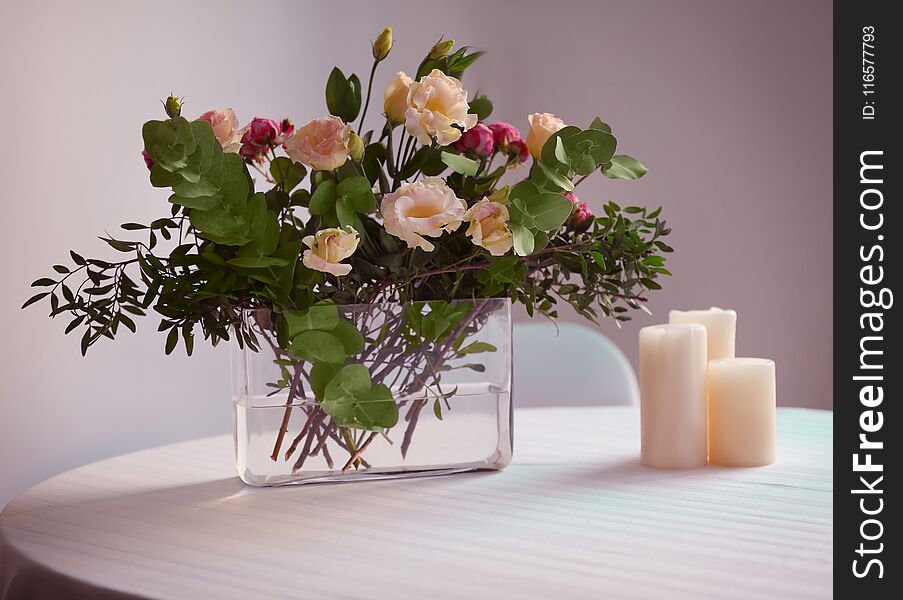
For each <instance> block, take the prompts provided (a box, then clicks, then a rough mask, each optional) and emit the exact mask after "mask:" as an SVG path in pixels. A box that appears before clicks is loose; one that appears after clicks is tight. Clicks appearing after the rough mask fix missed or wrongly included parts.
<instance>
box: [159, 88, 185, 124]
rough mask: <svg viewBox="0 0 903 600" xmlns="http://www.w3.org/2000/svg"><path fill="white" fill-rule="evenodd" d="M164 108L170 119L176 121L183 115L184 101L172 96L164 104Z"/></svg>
mask: <svg viewBox="0 0 903 600" xmlns="http://www.w3.org/2000/svg"><path fill="white" fill-rule="evenodd" d="M163 108H164V109H166V115H167V116H168V117H169V118H170V119H175V118H176V117H178V116H179V115H181V114H182V99H181V98H179V97H178V96H173V95H172V94H170V95H169V98H167V99H166V100H165V101H164V102H163Z"/></svg>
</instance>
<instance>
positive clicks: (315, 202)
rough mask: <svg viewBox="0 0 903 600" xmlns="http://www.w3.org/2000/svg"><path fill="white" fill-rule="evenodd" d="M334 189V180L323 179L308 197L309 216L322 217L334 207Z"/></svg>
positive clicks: (335, 193)
mask: <svg viewBox="0 0 903 600" xmlns="http://www.w3.org/2000/svg"><path fill="white" fill-rule="evenodd" d="M336 187H337V184H336V182H335V179H325V180H323V181H322V182H321V183H320V185H318V186H317V189H315V190H314V193H313V195H312V196H311V197H310V207H309V209H310V214H312V215H324V214H326V213H327V212H329V211H330V210H332V209H333V208H334V207H335V202H336V198H338V194H337V192H336Z"/></svg>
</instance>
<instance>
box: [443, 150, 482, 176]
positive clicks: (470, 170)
mask: <svg viewBox="0 0 903 600" xmlns="http://www.w3.org/2000/svg"><path fill="white" fill-rule="evenodd" d="M441 156H442V162H444V163H445V164H446V165H448V166H449V167H450V168H451V170H452V171H454V172H455V173H461V174H462V175H467V176H469V177H473V176H474V175H476V174H477V172H478V171H479V170H480V163H479V162H477V161H475V160H473V159H471V158H467V157H466V156H461V155H460V154H454V153H452V152H442V155H441Z"/></svg>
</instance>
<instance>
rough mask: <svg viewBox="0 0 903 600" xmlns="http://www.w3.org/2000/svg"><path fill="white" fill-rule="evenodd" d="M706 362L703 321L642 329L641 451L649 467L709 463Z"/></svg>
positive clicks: (675, 466) (644, 461) (688, 466)
mask: <svg viewBox="0 0 903 600" xmlns="http://www.w3.org/2000/svg"><path fill="white" fill-rule="evenodd" d="M706 365H707V362H706V330H705V327H703V326H702V325H690V324H686V325H684V324H681V325H653V326H652V327H644V328H643V329H641V330H640V429H641V435H640V440H641V441H640V456H641V462H642V463H643V464H644V465H646V466H647V467H657V468H662V469H682V468H684V469H685V468H692V467H701V466H704V465H705V463H706V388H705V386H706Z"/></svg>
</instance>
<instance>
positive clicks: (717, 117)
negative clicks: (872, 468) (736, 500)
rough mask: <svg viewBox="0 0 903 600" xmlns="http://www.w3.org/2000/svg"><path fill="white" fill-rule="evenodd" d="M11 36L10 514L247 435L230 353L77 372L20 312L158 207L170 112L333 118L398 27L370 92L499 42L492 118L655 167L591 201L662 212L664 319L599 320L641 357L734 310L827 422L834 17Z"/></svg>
mask: <svg viewBox="0 0 903 600" xmlns="http://www.w3.org/2000/svg"><path fill="white" fill-rule="evenodd" d="M0 22H2V23H3V24H4V35H3V36H2V37H0V81H2V86H3V93H2V94H0V114H2V115H3V117H4V133H5V136H4V138H5V141H4V142H3V143H2V144H0V181H2V182H3V184H2V185H3V192H2V196H3V209H2V210H3V212H2V215H3V216H2V219H0V230H2V231H0V256H2V261H3V263H2V264H3V267H2V269H3V271H2V273H3V277H2V280H0V281H2V283H0V285H2V294H0V326H2V329H0V330H2V332H3V334H4V336H3V344H2V346H0V369H2V378H0V506H2V505H3V504H4V503H5V501H6V500H7V499H8V498H10V497H12V495H13V494H15V493H17V492H18V491H20V490H21V489H23V488H24V487H26V486H28V485H31V484H33V483H36V482H38V481H40V480H41V479H44V478H46V477H48V476H50V475H52V474H54V473H56V472H59V471H62V470H64V469H67V468H71V467H73V466H75V465H78V464H83V463H85V462H88V461H91V460H96V459H99V458H102V457H105V456H110V455H113V454H117V453H121V452H125V451H128V450H133V449H137V448H141V447H146V446H149V445H153V444H159V443H165V442H169V441H175V440H179V439H186V438H190V437H196V436H200V435H210V434H215V433H221V432H225V431H228V430H229V429H230V427H231V412H230V406H229V391H228V360H227V353H226V352H225V351H223V350H222V349H220V350H216V351H214V350H211V349H208V348H205V347H201V348H199V349H198V351H197V352H196V356H195V357H193V358H192V359H190V360H189V359H186V358H185V357H184V356H176V357H171V358H166V357H164V356H163V351H162V348H163V338H162V337H161V336H160V335H158V334H157V333H156V332H155V329H156V322H151V321H150V320H148V321H145V322H142V323H141V324H140V328H139V332H138V334H137V335H134V336H128V335H126V336H123V337H122V339H121V340H119V341H117V343H116V344H115V345H111V344H106V345H100V346H98V347H96V348H95V349H94V350H93V351H92V352H91V353H89V355H88V357H87V358H85V359H82V358H81V357H80V356H79V353H78V338H75V337H72V336H70V337H65V338H64V337H63V335H62V330H63V328H64V327H65V323H64V322H59V321H57V322H51V321H49V320H48V319H46V318H45V317H44V314H42V311H40V310H29V311H26V312H22V311H19V310H18V307H19V305H20V304H21V303H22V301H23V300H24V299H25V298H26V297H27V296H28V295H29V290H28V287H27V286H28V284H29V282H30V281H31V280H33V279H34V278H36V277H37V276H39V275H43V274H45V273H47V272H48V271H49V267H50V265H51V264H53V263H54V262H58V261H59V260H61V259H64V258H65V257H66V254H67V250H68V249H69V248H77V249H80V250H81V251H84V253H87V254H97V253H103V252H105V250H104V247H103V244H102V243H101V242H99V241H97V240H96V238H94V236H95V235H97V234H98V233H100V232H103V231H104V230H109V231H113V230H115V228H116V227H117V226H118V224H119V223H122V222H125V221H136V220H139V221H140V220H142V219H150V218H153V217H154V216H156V215H158V214H159V212H160V210H161V209H162V207H163V203H165V194H161V193H160V192H159V191H156V190H153V189H152V188H150V186H148V185H147V181H146V171H145V169H144V165H143V164H142V162H141V159H140V157H139V155H138V152H139V151H140V149H141V142H140V125H141V123H143V122H144V121H145V120H147V119H148V118H151V117H153V118H157V117H159V116H160V115H161V114H162V113H161V111H160V105H159V102H158V99H159V98H161V97H163V96H165V95H166V94H168V93H169V92H170V91H173V92H176V93H179V94H182V95H184V96H187V98H188V104H187V108H186V113H187V114H188V115H189V116H191V115H196V114H199V113H200V112H203V111H204V110H206V109H207V108H210V107H213V106H233V107H234V108H235V109H236V111H237V112H238V114H239V116H240V118H241V119H242V120H243V121H246V120H248V119H250V118H251V117H252V116H255V114H260V115H266V116H275V117H278V116H282V115H287V116H291V117H293V118H294V119H295V120H296V121H304V120H305V119H307V118H309V117H310V116H313V115H318V114H322V113H323V112H325V106H324V101H323V85H324V83H325V80H326V77H327V74H328V72H329V70H330V69H331V68H332V66H333V65H334V64H337V65H340V66H341V67H342V68H343V69H344V70H346V72H348V71H350V70H352V69H353V70H356V71H357V72H358V73H359V74H360V75H361V76H362V77H363V76H364V75H365V73H364V72H365V70H366V69H368V68H369V40H371V39H372V38H373V37H374V36H375V35H376V34H377V33H378V31H379V30H380V29H381V28H382V27H383V26H384V25H387V24H391V25H393V26H394V27H395V32H396V36H395V37H396V47H395V49H394V50H393V52H392V55H391V56H390V59H389V60H388V61H387V64H385V65H384V66H383V67H382V68H381V70H380V73H379V78H378V80H377V82H376V84H375V89H377V90H379V91H381V90H382V88H383V87H384V85H385V82H386V81H387V80H388V78H389V77H390V76H391V75H392V74H393V73H394V72H395V71H396V70H400V69H407V70H413V69H414V68H415V67H416V64H417V62H418V61H419V58H420V57H421V55H422V53H423V52H424V51H425V49H426V48H428V47H429V46H430V45H431V44H432V43H433V42H435V41H436V39H438V38H439V36H440V35H447V36H451V37H454V38H456V39H457V40H458V41H459V43H463V44H472V45H479V46H482V47H484V48H485V49H487V50H489V54H487V55H486V56H485V57H484V58H483V59H481V60H480V61H479V62H478V63H477V64H476V66H475V67H474V68H473V69H472V70H471V71H470V72H468V75H467V76H466V78H465V84H466V86H467V87H468V88H469V89H470V90H472V91H476V90H477V89H480V90H482V91H485V92H486V93H487V94H489V95H490V97H491V98H492V99H493V100H494V101H495V102H496V106H497V109H496V114H495V116H496V117H497V118H499V119H504V120H509V121H511V122H512V123H515V124H517V125H518V126H520V127H525V126H526V115H527V113H530V112H542V111H554V112H557V113H558V114H559V115H561V116H562V117H563V118H564V119H565V120H567V121H570V122H574V123H577V124H584V125H585V124H588V123H589V121H590V120H591V119H592V118H593V117H594V116H596V115H599V116H601V117H602V118H603V119H605V120H606V121H608V122H610V123H612V124H613V126H614V129H615V133H616V134H617V135H618V136H619V137H620V139H621V142H622V143H621V149H622V150H623V151H624V152H627V153H630V154H635V155H636V156H638V157H640V158H642V159H643V160H644V161H645V162H646V163H647V164H648V165H649V167H650V168H651V172H650V174H649V175H648V176H647V177H646V178H645V179H643V180H641V181H639V182H633V183H625V182H612V181H608V180H605V179H604V178H601V177H593V178H591V179H589V180H587V182H585V183H584V184H583V185H581V187H580V189H579V191H580V195H581V198H582V199H583V200H586V201H588V202H589V204H590V205H591V206H592V207H593V208H596V209H598V208H599V207H600V206H601V204H602V202H603V201H605V200H608V199H614V200H616V201H618V202H619V203H622V204H629V203H635V204H644V205H658V204H661V205H663V206H664V211H665V212H664V214H665V216H666V217H667V219H668V221H669V223H670V225H671V226H672V228H673V230H674V233H673V236H672V238H671V239H670V241H669V243H670V244H671V245H672V246H674V247H675V248H676V249H677V252H676V254H675V255H674V257H673V258H672V259H671V260H670V265H669V266H670V268H671V270H672V271H673V272H674V277H673V278H672V279H671V280H670V281H667V282H666V283H665V286H666V287H665V290H663V291H662V292H659V293H657V294H655V295H654V297H653V300H652V302H650V304H649V306H650V308H651V309H652V310H653V312H654V316H653V317H648V316H646V315H643V314H638V315H637V318H636V320H635V321H633V322H631V323H629V324H627V325H626V326H625V327H624V329H623V330H620V331H619V330H617V329H616V328H615V327H614V325H613V324H610V323H605V324H603V325H602V326H601V327H600V330H601V331H602V332H604V333H605V334H606V335H609V336H610V337H611V338H612V339H613V340H615V342H617V343H618V344H619V345H620V346H621V348H622V349H623V350H624V352H625V353H626V354H627V356H628V357H629V358H630V359H631V360H634V361H635V359H636V355H637V348H636V340H637V332H638V330H639V328H640V327H641V326H644V325H648V324H653V323H657V322H661V321H664V320H666V318H667V311H668V309H670V308H696V307H708V306H710V305H713V304H714V305H719V306H723V307H732V308H735V309H736V310H737V311H738V313H739V325H738V352H739V353H740V354H744V355H758V356H767V357H771V358H774V359H775V360H776V361H777V364H778V378H779V381H778V394H779V402H780V403H781V404H785V405H798V406H812V407H821V408H830V407H831V406H832V400H831V341H832V331H831V317H832V315H831V313H832V306H831V285H832V281H831V262H832V257H831V226H832V222H831V187H830V186H831V120H832V106H831V83H832V75H831V25H832V24H831V3H830V2H828V1H826V0H824V1H815V0H797V1H794V2H785V1H778V0H757V1H751V0H750V1H738V0H733V1H716V0H683V1H669V0H655V1H652V0H643V1H634V2H614V1H612V2H608V1H604V2H603V1H577V0H561V1H559V2H555V3H549V2H539V1H534V0H529V1H514V0H509V1H504V2H503V1H495V2H487V1H485V0H482V1H473V0H466V1H459V2H455V3H447V2H442V3H440V2H425V1H423V2H412V1H391V2H387V1H384V2H378V3H377V2H342V3H339V2H335V1H318V2H304V3H301V2H288V1H285V2H276V1H260V2H254V3H248V2H237V1H236V2H227V1H222V0H219V1H213V0H211V1H206V2H200V1H198V2H175V1H171V0H159V1H155V2H142V3H131V2H129V3H125V2H114V1H112V0H110V1H107V2H102V1H96V0H93V1H83V2H77V3H75V2H64V1H58V2H47V1H34V2H27V3H26V2H15V3H12V2H5V3H3V4H2V5H0ZM563 318H565V319H568V320H571V319H573V320H577V319H576V317H574V316H573V315H570V314H568V312H567V311H564V314H563ZM586 368H592V362H591V357H587V364H586ZM551 400H552V399H550V401H551Z"/></svg>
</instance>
